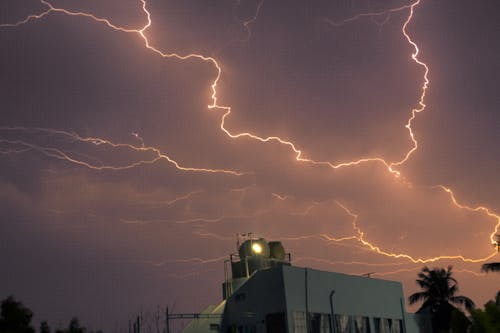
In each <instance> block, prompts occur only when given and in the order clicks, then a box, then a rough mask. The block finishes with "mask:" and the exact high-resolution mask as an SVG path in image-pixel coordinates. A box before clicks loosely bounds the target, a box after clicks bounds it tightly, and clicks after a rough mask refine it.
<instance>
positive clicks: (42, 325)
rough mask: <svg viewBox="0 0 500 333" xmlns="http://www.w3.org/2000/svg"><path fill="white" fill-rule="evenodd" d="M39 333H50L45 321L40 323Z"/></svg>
mask: <svg viewBox="0 0 500 333" xmlns="http://www.w3.org/2000/svg"><path fill="white" fill-rule="evenodd" d="M40 333H50V327H49V324H47V322H46V321H42V322H41V323H40Z"/></svg>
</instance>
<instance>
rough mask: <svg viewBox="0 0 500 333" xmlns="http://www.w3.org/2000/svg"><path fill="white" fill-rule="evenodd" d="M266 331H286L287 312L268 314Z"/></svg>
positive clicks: (280, 332)
mask: <svg viewBox="0 0 500 333" xmlns="http://www.w3.org/2000/svg"><path fill="white" fill-rule="evenodd" d="M266 331H267V332H269V333H270V332H272V333H286V320H285V314H284V313H283V312H280V313H270V314H268V315H267V316H266Z"/></svg>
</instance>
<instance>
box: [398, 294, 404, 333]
mask: <svg viewBox="0 0 500 333" xmlns="http://www.w3.org/2000/svg"><path fill="white" fill-rule="evenodd" d="M399 302H400V304H401V318H402V319H401V321H402V323H403V332H402V333H406V311H405V305H404V301H403V299H402V298H400V299H399Z"/></svg>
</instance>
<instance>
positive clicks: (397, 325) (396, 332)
mask: <svg viewBox="0 0 500 333" xmlns="http://www.w3.org/2000/svg"><path fill="white" fill-rule="evenodd" d="M390 326H391V333H403V321H402V320H401V319H393V320H391V325H390Z"/></svg>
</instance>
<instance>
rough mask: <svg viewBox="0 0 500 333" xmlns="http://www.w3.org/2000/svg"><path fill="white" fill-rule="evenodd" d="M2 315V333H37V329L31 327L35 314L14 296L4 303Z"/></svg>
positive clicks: (0, 320)
mask: <svg viewBox="0 0 500 333" xmlns="http://www.w3.org/2000/svg"><path fill="white" fill-rule="evenodd" d="M0 315H1V316H0V332H2V333H35V329H34V328H33V327H31V318H32V317H33V312H31V310H30V309H28V308H27V307H25V306H24V305H23V304H22V303H21V302H17V301H16V300H15V299H14V297H13V296H9V297H7V298H6V299H5V300H4V301H2V305H1V311H0Z"/></svg>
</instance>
